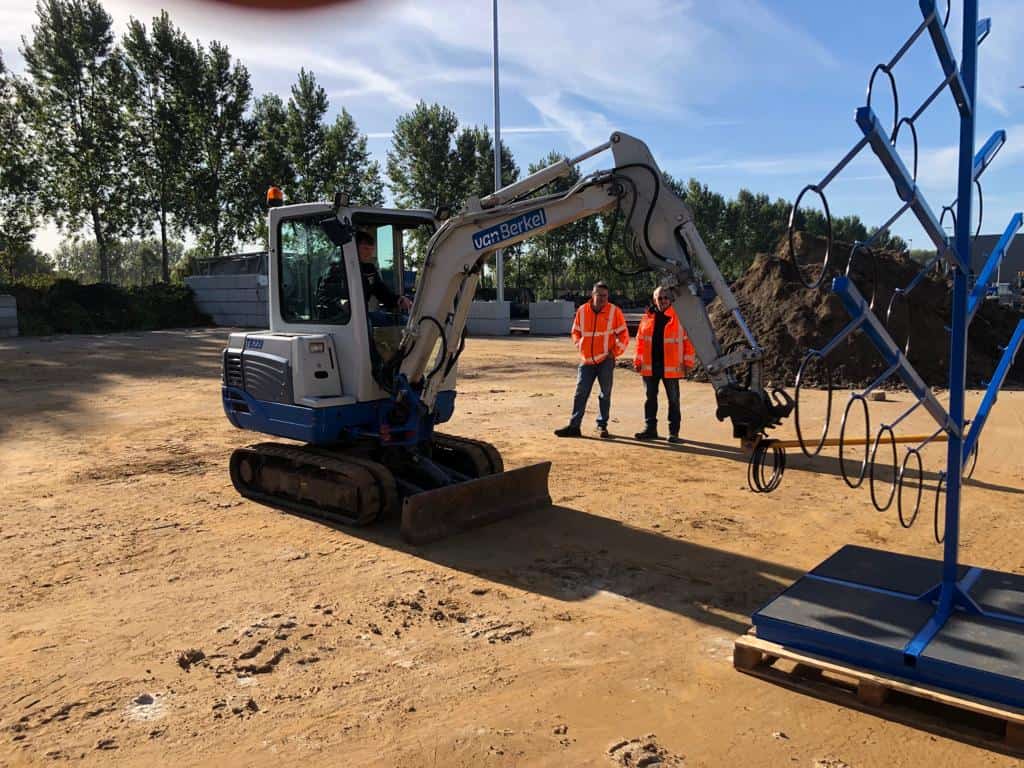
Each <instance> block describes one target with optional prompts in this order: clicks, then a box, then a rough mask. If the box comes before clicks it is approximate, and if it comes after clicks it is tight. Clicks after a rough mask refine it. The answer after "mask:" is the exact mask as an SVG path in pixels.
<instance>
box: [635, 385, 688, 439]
mask: <svg viewBox="0 0 1024 768" xmlns="http://www.w3.org/2000/svg"><path fill="white" fill-rule="evenodd" d="M659 381H660V382H662V383H663V384H664V385H665V396H666V397H667V398H668V433H669V434H670V435H678V434H679V422H680V421H682V418H681V416H680V413H679V379H666V378H665V377H664V376H644V423H645V425H646V427H647V429H649V430H650V431H651V432H657V431H658V382H659Z"/></svg>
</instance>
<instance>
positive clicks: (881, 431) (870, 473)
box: [868, 424, 899, 512]
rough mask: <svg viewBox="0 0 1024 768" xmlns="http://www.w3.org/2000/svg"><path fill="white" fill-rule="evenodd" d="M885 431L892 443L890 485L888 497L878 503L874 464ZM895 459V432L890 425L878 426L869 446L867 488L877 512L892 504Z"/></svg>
mask: <svg viewBox="0 0 1024 768" xmlns="http://www.w3.org/2000/svg"><path fill="white" fill-rule="evenodd" d="M885 432H888V433H889V440H890V444H891V445H892V487H891V488H890V489H889V498H887V499H886V500H885V503H884V504H880V503H879V502H878V496H877V495H876V494H875V464H876V462H877V461H878V446H879V445H880V444H881V441H882V435H883V434H884V433H885ZM897 461H899V457H898V456H897V455H896V433H895V432H893V431H892V427H891V426H889V425H888V424H883V425H882V426H881V427H879V429H878V434H877V435H875V442H874V445H872V446H871V464H870V465H869V467H868V489H869V490H870V491H871V503H872V504H874V505H875V509H877V510H878V511H879V512H885V510H887V509H888V508H889V507H890V506H892V500H893V497H895V496H896V480H897V475H898V470H897V468H896V463H897Z"/></svg>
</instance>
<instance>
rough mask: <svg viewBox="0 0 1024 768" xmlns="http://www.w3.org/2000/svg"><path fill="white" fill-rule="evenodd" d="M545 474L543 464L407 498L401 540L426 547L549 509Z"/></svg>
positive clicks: (545, 463) (546, 463)
mask: <svg viewBox="0 0 1024 768" xmlns="http://www.w3.org/2000/svg"><path fill="white" fill-rule="evenodd" d="M550 470H551V462H550V461H543V462H541V463H540V464H532V465H530V466H528V467H521V468H519V469H513V470H510V471H508V472H501V473H499V474H496V475H487V476H485V477H480V478H477V479H475V480H467V481H466V482H462V483H456V484H455V485H447V486H444V487H443V488H437V489H435V490H432V491H424V492H422V493H417V494H414V495H412V496H407V497H406V498H405V501H404V502H403V503H402V538H403V539H405V540H406V541H408V542H409V543H410V544H426V543H428V542H431V541H437V540H438V539H443V538H445V537H446V536H450V535H451V534H453V533H458V532H459V531H464V530H466V529H468V528H476V527H478V526H481V525H488V524H489V523H493V522H496V521H498V520H503V519H505V518H507V517H511V516H513V515H515V514H518V513H519V512H525V511H528V510H531V509H538V508H540V507H546V506H548V505H550V504H551V494H550V493H549V491H548V473H549V472H550Z"/></svg>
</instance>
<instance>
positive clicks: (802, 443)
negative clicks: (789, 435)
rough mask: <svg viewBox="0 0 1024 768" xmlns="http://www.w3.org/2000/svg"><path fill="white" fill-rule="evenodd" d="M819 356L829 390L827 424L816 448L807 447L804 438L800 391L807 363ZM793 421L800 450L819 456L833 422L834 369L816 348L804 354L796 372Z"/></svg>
mask: <svg viewBox="0 0 1024 768" xmlns="http://www.w3.org/2000/svg"><path fill="white" fill-rule="evenodd" d="M814 358H818V359H819V360H821V365H822V367H823V368H824V369H825V381H826V387H827V391H828V402H827V404H826V411H825V424H824V426H822V428H821V437H820V438H819V439H818V443H817V445H815V446H814V450H813V451H811V450H808V449H807V442H806V441H805V440H804V433H803V430H802V429H801V427H800V392H801V391H802V387H803V383H804V374H805V373H806V371H807V363H808V362H810V361H811V360H812V359H814ZM793 402H794V405H793V421H794V424H795V425H796V437H797V440H799V441H800V450H801V451H803V452H804V455H805V456H808V457H811V456H817V455H818V454H819V453H821V449H822V448H823V447H824V445H825V439H826V438H827V437H828V429H829V426H830V425H831V423H832V371H831V369H830V368H829V367H828V363H826V362H825V358H824V357H823V356H822V354H821V353H820V352H818V351H817V350H816V349H812V350H811V351H810V352H808V353H807V355H806V356H804V359H803V361H802V362H801V363H800V368H799V370H798V371H797V372H796V391H795V392H794V393H793Z"/></svg>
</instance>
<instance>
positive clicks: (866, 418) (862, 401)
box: [839, 394, 871, 488]
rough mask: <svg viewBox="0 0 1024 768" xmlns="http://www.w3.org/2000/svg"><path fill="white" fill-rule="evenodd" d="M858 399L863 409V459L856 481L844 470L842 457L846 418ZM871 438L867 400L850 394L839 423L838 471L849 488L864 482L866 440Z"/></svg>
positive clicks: (858, 395) (862, 396)
mask: <svg viewBox="0 0 1024 768" xmlns="http://www.w3.org/2000/svg"><path fill="white" fill-rule="evenodd" d="M857 401H860V404H861V406H862V407H863V409H864V461H863V462H862V463H861V465H860V472H859V473H858V475H857V479H856V482H854V481H852V480H850V475H849V474H848V473H847V471H846V460H845V458H844V457H843V454H844V452H845V451H844V448H845V438H846V420H847V418H849V416H850V406H851V405H853V404H854V403H855V402H857ZM870 440H871V414H870V413H869V411H868V401H867V398H866V397H864V395H861V394H852V395H850V400H849V402H847V403H846V409H845V410H844V411H843V420H842V422H840V424H839V471H840V473H841V474H842V476H843V480H844V481H845V482H846V484H847V485H848V486H850V487H851V488H860V485H861V483H863V482H864V477H865V475H867V471H868V455H869V453H870V451H869V450H868V442H869V441H870Z"/></svg>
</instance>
